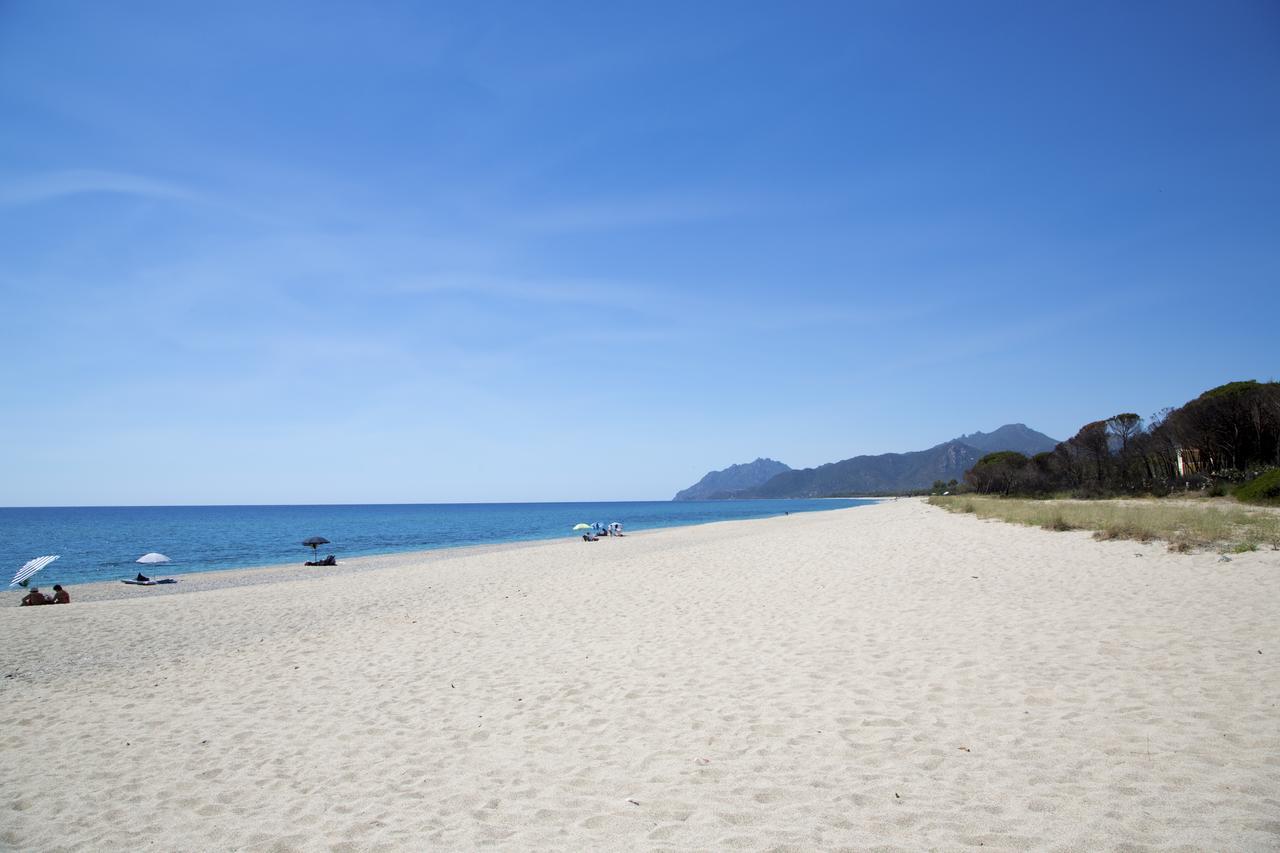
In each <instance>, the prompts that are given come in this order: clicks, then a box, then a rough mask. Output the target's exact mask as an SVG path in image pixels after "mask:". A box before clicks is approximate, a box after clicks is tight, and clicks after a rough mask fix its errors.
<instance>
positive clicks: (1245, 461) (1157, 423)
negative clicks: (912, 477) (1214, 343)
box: [965, 380, 1280, 497]
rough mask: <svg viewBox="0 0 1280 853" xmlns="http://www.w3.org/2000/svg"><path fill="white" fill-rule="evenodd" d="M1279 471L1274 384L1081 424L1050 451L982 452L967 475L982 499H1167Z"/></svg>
mask: <svg viewBox="0 0 1280 853" xmlns="http://www.w3.org/2000/svg"><path fill="white" fill-rule="evenodd" d="M1277 466H1280V382H1257V381H1254V380H1249V381H1246V382H1230V383H1227V384H1226V385H1220V386H1218V387H1217V388H1212V389H1210V390H1208V391H1205V392H1204V393H1203V394H1201V395H1200V396H1199V397H1197V398H1195V399H1194V400H1192V401H1190V402H1189V403H1187V404H1186V405H1184V406H1182V407H1180V408H1176V409H1174V408H1169V409H1164V410H1162V411H1160V412H1157V413H1156V414H1154V415H1152V416H1151V417H1150V418H1147V419H1145V420H1144V419H1143V418H1141V417H1139V416H1138V415H1137V414H1135V413H1133V412H1122V413H1120V414H1117V415H1112V416H1111V417H1109V418H1107V419H1105V420H1100V421H1092V422H1091V423H1087V424H1085V425H1084V426H1082V427H1081V428H1080V431H1079V432H1077V433H1076V434H1075V435H1074V436H1072V437H1071V438H1069V439H1067V440H1066V441H1063V442H1061V443H1060V444H1058V446H1057V447H1055V448H1054V449H1053V450H1051V451H1048V452H1046V453H1038V454H1036V455H1035V456H1032V457H1027V456H1025V455H1023V454H1021V453H1017V452H1015V451H1001V452H999V453H988V454H987V455H986V456H984V457H982V458H981V459H979V460H978V462H977V464H975V465H974V466H973V468H971V469H970V470H969V472H968V473H966V474H965V484H966V485H967V486H968V487H969V488H970V489H972V490H973V491H976V492H980V493H983V494H1004V495H1010V494H1018V495H1044V494H1049V493H1056V492H1070V493H1072V494H1075V495H1077V496H1081V497H1101V496H1105V495H1117V494H1157V495H1161V494H1168V493H1169V492H1170V491H1172V490H1173V489H1175V488H1189V487H1201V486H1203V485H1206V484H1214V483H1217V484H1221V483H1223V482H1241V481H1245V480H1248V479H1251V478H1252V477H1254V476H1257V474H1259V473H1260V472H1261V471H1262V470H1264V469H1266V468H1272V467H1277Z"/></svg>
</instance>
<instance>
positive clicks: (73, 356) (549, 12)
mask: <svg viewBox="0 0 1280 853" xmlns="http://www.w3.org/2000/svg"><path fill="white" fill-rule="evenodd" d="M608 5H615V4H600V3H581V4H552V3H523V2H521V3H511V4H483V3H470V2H469V3H459V4H447V3H431V4H427V3H403V4H399V3H371V4H357V3H340V4H326V3H311V2H307V3H297V4H287V3H286V4H274V3H257V2H252V3H171V2H160V3H142V2H125V3H94V2H85V3H78V4H77V3H61V2H46V0H40V2H15V0H8V2H3V3H0V328H2V330H3V335H2V336H0V393H3V400H4V404H3V405H4V408H3V418H2V419H0V504H3V505H42V504H137V503H272V502H347V501H350V502H382V501H387V502H400V501H483V500H561V499H584V500H595V499H600V500H606V499H629V498H636V499H641V498H667V497H669V496H670V495H671V494H672V493H674V492H675V491H676V490H677V489H678V488H681V487H683V486H686V485H688V484H689V483H691V482H693V481H694V480H696V479H698V478H699V477H700V476H701V475H702V474H703V473H704V472H705V471H707V470H708V469H711V468H720V467H723V466H725V465H728V464H730V463H733V462H741V461H747V460H750V459H753V458H755V457H756V456H759V455H767V456H772V457H774V458H777V459H781V460H782V461H784V462H787V463H788V464H790V465H792V466H796V467H802V466H811V465H816V464H820V463H823V462H828V461H833V460H837V459H841V458H846V457H849V456H853V455H857V454H860V453H881V452H887V451H902V450H913V449H920V448H924V447H928V446H931V445H933V444H936V443H938V442H940V441H943V440H946V439H948V438H952V437H955V436H957V435H959V434H961V433H965V432H971V431H974V430H979V429H982V430H990V429H992V428H994V427H996V426H999V425H1000V424H1003V423H1006V422H1009V421H1023V422H1026V423H1027V424H1029V425H1031V426H1033V427H1035V428H1037V429H1040V430H1042V431H1044V432H1047V433H1049V434H1051V435H1053V436H1054V437H1055V438H1064V437H1066V436H1068V435H1070V434H1071V433H1073V432H1074V431H1075V430H1076V429H1077V428H1078V427H1079V426H1080V425H1081V424H1083V423H1084V422H1086V421H1089V420H1093V419H1096V418H1100V417H1106V416H1108V415H1111V414H1114V413H1115V412H1117V411H1127V410H1133V411H1137V412H1139V413H1141V414H1143V415H1146V414H1148V413H1150V412H1152V411H1154V410H1155V409H1158V408H1160V407H1162V406H1165V405H1179V404H1181V403H1183V402H1185V401H1186V400H1187V399H1189V398H1191V397H1193V396H1195V395H1196V394H1198V393H1199V392H1200V391H1202V390H1204V389H1206V388H1208V387H1211V386H1213V385H1217V384H1219V383H1221V382H1225V381H1228V380H1234V379H1243V378H1259V379H1267V378H1274V377H1275V376H1276V373H1277V367H1278V366H1280V335H1278V333H1277V328H1278V323H1277V318H1278V317H1280V275H1278V273H1280V6H1278V5H1277V4H1275V3H1274V2H1254V3H1249V2H1204V3H1195V4H1188V3H1126V4H1115V3H1103V2H1099V3H1071V4H1031V3H1022V2H1010V3H982V2H979V3H965V4H960V3H950V2H938V3H929V4H926V3H918V4H900V3H890V2H882V3H881V2H877V3H830V4H807V3H791V2H789V3H778V4H743V3H724V4H714V3H710V2H706V3H702V2H699V3H672V4H659V3H643V4H616V5H622V6H624V7H627V8H626V9H623V10H617V9H615V10H606V9H602V7H604V6H608Z"/></svg>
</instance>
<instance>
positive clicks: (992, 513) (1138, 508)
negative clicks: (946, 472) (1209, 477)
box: [929, 495, 1280, 554]
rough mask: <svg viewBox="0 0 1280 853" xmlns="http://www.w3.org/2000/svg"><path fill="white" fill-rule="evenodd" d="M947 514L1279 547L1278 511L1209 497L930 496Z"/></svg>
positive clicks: (1188, 543) (1187, 547)
mask: <svg viewBox="0 0 1280 853" xmlns="http://www.w3.org/2000/svg"><path fill="white" fill-rule="evenodd" d="M929 503H931V504H933V505H934V506H938V507H942V508H943V509H947V510H950V511H952V512H971V513H973V514H975V515H977V516H978V517H979V518H995V519H999V520H1001V521H1008V522H1012V523H1014V524H1026V525H1031V526H1034V527H1043V528H1045V529H1046V530H1092V531H1093V537H1094V538H1095V539H1135V540H1137V541H1139V542H1151V541H1155V540H1159V541H1163V542H1167V543H1168V545H1169V550H1170V551H1194V550H1201V549H1209V548H1213V549H1218V550H1221V551H1224V552H1229V553H1236V554H1238V553H1243V552H1245V551H1256V550H1258V549H1259V548H1262V547H1270V548H1273V549H1280V513H1275V512H1268V511H1266V510H1254V509H1246V508H1244V507H1241V506H1238V505H1220V504H1218V503H1216V502H1211V501H1185V500H1169V499H1160V498H1153V499H1149V500H1134V499H1124V500H1095V501H1077V500H1023V499H1019V498H997V497H984V496H979V495H948V496H942V497H937V496H935V497H931V498H929Z"/></svg>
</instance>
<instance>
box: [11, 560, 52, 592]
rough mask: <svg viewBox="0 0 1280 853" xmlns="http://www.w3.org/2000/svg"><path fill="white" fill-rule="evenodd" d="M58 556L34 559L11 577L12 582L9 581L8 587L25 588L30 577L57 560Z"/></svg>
mask: <svg viewBox="0 0 1280 853" xmlns="http://www.w3.org/2000/svg"><path fill="white" fill-rule="evenodd" d="M58 556H59V555H58V554H54V555H53V556H50V557H36V558H35V559H34V560H32V561H31V562H29V563H27V564H26V565H25V566H23V567H22V568H20V569H18V573H17V574H16V575H14V576H13V580H11V581H9V586H26V585H27V581H28V580H30V579H31V576H32V575H34V574H35V573H36V572H38V571H40V570H41V569H43V568H44V567H45V566H47V565H49V564H50V563H52V562H53V561H54V560H56V559H58Z"/></svg>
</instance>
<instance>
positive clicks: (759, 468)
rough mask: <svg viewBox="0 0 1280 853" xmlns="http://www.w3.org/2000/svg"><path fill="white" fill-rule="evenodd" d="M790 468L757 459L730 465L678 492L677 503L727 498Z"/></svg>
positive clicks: (770, 460) (771, 460)
mask: <svg viewBox="0 0 1280 853" xmlns="http://www.w3.org/2000/svg"><path fill="white" fill-rule="evenodd" d="M790 470H791V468H790V466H787V465H784V464H783V463H781V462H776V461H774V460H773V459H757V460H756V461H755V462H747V463H744V464H742V465H730V466H729V467H728V468H725V469H724V470H723V471H712V472H711V473H709V474H707V475H706V476H705V477H703V478H702V479H701V480H699V481H698V482H697V483H694V484H693V485H692V486H690V487H689V488H687V489H684V490H683V491H681V492H678V493H677V494H676V496H675V498H673V500H677V501H705V500H711V499H713V498H727V497H730V496H731V495H732V493H734V492H740V491H743V490H745V489H751V488H754V487H756V486H759V485H762V484H763V483H766V482H768V480H769V479H770V478H771V477H773V476H774V475H776V474H781V473H783V472H786V471H790Z"/></svg>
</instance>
